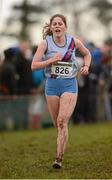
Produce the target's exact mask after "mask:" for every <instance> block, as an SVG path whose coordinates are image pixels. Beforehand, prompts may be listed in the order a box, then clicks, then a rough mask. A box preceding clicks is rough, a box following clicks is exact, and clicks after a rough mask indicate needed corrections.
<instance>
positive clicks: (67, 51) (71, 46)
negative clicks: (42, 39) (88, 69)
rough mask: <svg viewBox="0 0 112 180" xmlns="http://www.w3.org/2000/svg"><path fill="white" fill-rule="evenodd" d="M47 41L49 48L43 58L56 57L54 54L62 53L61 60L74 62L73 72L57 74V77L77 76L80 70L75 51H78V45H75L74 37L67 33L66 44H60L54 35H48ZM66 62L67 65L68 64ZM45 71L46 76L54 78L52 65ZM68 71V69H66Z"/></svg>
mask: <svg viewBox="0 0 112 180" xmlns="http://www.w3.org/2000/svg"><path fill="white" fill-rule="evenodd" d="M46 41H47V50H46V53H45V55H44V58H43V60H47V59H49V58H52V57H54V55H55V54H56V53H60V54H61V55H62V60H61V62H62V63H63V62H64V63H66V64H67V63H72V69H71V73H70V74H69V75H63V76H61V75H60V74H59V75H55V76H54V77H55V79H56V78H57V79H62V78H73V77H76V75H77V72H78V70H79V69H78V65H77V62H76V60H75V51H76V47H75V42H74V38H73V37H72V36H70V35H66V43H65V45H64V46H58V45H57V44H56V43H55V42H54V40H53V37H52V36H47V37H46ZM66 64H65V66H66ZM44 71H45V76H46V77H47V78H50V77H51V78H52V77H53V76H52V73H51V65H50V66H48V67H46V68H45V69H44ZM65 71H66V70H65Z"/></svg>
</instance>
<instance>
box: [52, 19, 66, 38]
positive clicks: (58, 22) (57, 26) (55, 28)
mask: <svg viewBox="0 0 112 180" xmlns="http://www.w3.org/2000/svg"><path fill="white" fill-rule="evenodd" d="M66 30H67V28H66V26H65V24H64V22H63V20H62V19H61V18H60V17H55V18H54V19H53V21H52V23H51V31H52V33H53V35H54V36H55V37H61V36H63V35H65V33H66Z"/></svg>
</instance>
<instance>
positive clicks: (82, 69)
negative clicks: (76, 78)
mask: <svg viewBox="0 0 112 180" xmlns="http://www.w3.org/2000/svg"><path fill="white" fill-rule="evenodd" d="M80 72H81V74H82V75H88V73H89V67H88V66H86V65H85V66H83V67H82V68H81V69H80Z"/></svg>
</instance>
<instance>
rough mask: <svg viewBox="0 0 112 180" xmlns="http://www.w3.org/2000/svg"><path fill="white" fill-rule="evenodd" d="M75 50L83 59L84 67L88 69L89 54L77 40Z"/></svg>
mask: <svg viewBox="0 0 112 180" xmlns="http://www.w3.org/2000/svg"><path fill="white" fill-rule="evenodd" d="M76 49H77V50H78V51H79V52H80V53H81V55H82V56H83V58H84V66H87V67H88V68H89V67H90V64H91V54H90V52H89V50H88V49H87V48H86V47H85V46H84V45H83V43H82V42H81V41H80V40H79V39H77V40H76Z"/></svg>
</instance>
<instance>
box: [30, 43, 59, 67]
mask: <svg viewBox="0 0 112 180" xmlns="http://www.w3.org/2000/svg"><path fill="white" fill-rule="evenodd" d="M46 50H47V42H46V40H43V41H42V42H41V43H40V44H39V46H38V48H37V51H36V53H35V55H34V57H33V61H32V64H31V69H32V70H36V69H41V68H44V67H47V66H49V65H51V64H53V63H55V62H57V61H59V60H61V58H62V57H61V55H60V54H59V53H57V54H56V55H55V56H54V57H53V58H50V59H48V60H45V61H42V57H43V55H44V53H45V51H46Z"/></svg>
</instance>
